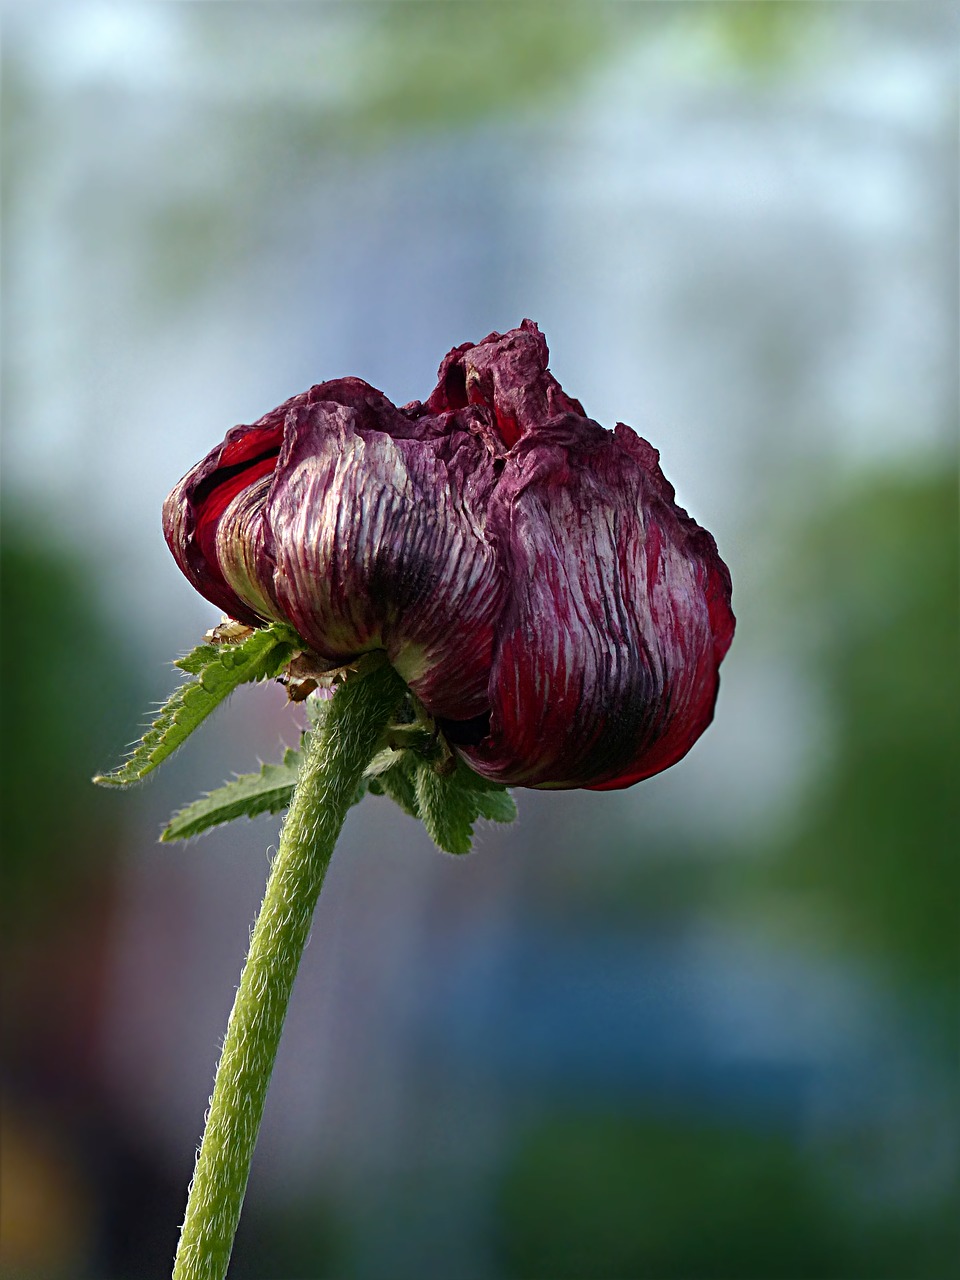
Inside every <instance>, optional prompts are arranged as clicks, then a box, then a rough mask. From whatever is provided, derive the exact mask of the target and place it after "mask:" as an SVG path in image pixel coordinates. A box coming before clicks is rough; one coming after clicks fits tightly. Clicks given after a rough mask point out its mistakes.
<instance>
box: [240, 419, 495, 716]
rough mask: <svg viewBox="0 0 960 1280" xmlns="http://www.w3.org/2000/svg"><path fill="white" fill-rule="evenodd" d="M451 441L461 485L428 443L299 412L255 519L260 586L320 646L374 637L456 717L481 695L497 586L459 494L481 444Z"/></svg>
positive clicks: (359, 644) (474, 469)
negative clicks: (260, 531) (259, 520)
mask: <svg viewBox="0 0 960 1280" xmlns="http://www.w3.org/2000/svg"><path fill="white" fill-rule="evenodd" d="M449 443H450V442H449V441H448V442H447V445H448V448H447V452H449ZM457 444H458V447H457V449H456V450H455V452H456V454H457V456H458V457H459V469H460V471H461V472H462V479H463V484H462V485H461V484H459V483H458V482H457V475H456V472H455V471H454V470H453V469H451V468H449V467H448V465H447V463H446V461H445V460H444V458H443V456H442V453H443V451H442V450H441V449H439V448H438V447H437V445H436V443H435V442H433V441H420V440H414V439H393V438H392V437H391V436H390V435H388V434H386V432H383V431H378V430H369V429H361V428H360V427H359V425H358V415H357V412H356V410H355V409H353V408H348V407H345V406H343V405H338V404H315V405H311V406H307V407H303V408H300V409H297V410H295V411H294V412H293V413H291V414H290V415H289V417H288V420H287V436H286V441H285V444H284V449H283V453H282V455H281V458H280V461H279V463H278V466H277V471H276V474H275V477H274V480H273V483H272V485H271V489H270V493H269V495H268V496H267V499H266V502H265V508H264V523H265V527H266V529H267V530H268V533H267V537H266V539H265V550H266V552H267V555H268V556H269V557H270V558H271V559H272V562H273V565H274V566H275V568H274V575H273V582H272V585H271V590H270V595H271V597H272V599H273V601H274V602H275V604H276V608H277V610H278V612H279V614H280V615H281V616H283V617H285V618H287V619H289V621H290V622H291V623H292V624H293V626H295V627H296V629H297V630H298V631H299V633H300V634H301V635H302V636H303V637H304V639H305V640H306V641H307V643H308V644H309V645H311V647H312V648H313V649H315V651H316V652H317V653H318V654H320V655H321V656H322V657H324V658H327V659H330V660H338V661H341V660H342V661H346V660H348V659H350V658H352V657H355V656H356V655H357V654H359V653H362V652H364V651H366V650H370V649H377V648H383V649H385V650H386V651H387V653H388V655H389V656H390V660H391V662H392V663H393V665H394V666H395V667H396V669H397V670H398V671H399V672H400V674H401V675H402V676H403V677H404V679H405V680H406V681H407V683H408V684H409V685H410V687H411V689H413V691H414V692H415V693H416V694H417V695H418V696H419V697H420V698H421V700H422V701H423V702H424V704H425V706H426V707H427V708H428V710H430V711H431V712H432V713H433V714H434V715H438V716H452V717H455V718H458V719H463V718H466V717H469V716H473V715H475V714H477V713H478V712H479V711H482V710H483V709H484V708H485V705H486V683H487V676H488V673H489V670H490V661H491V652H492V645H493V628H494V623H495V621H496V618H497V616H498V614H499V612H500V608H501V601H502V587H501V582H500V574H499V570H498V568H497V563H496V558H495V555H494V551H493V548H492V547H491V546H490V545H489V544H488V543H487V542H486V541H485V540H484V538H483V536H482V529H481V524H482V517H481V516H480V515H479V514H478V513H477V512H476V511H474V510H473V509H471V506H470V505H469V504H468V501H467V493H468V491H469V490H470V488H471V487H473V488H476V476H477V474H478V473H480V474H482V473H483V471H484V468H486V469H487V470H489V467H490V459H489V455H487V454H486V451H485V450H484V449H483V447H482V445H481V444H480V443H479V441H477V440H475V439H473V438H472V437H470V436H468V435H464V434H462V433H461V434H460V436H459V437H458V442H457ZM464 451H466V452H467V453H468V454H469V455H470V457H469V465H467V462H466V460H465V459H464V458H463V456H462V454H463V452H464ZM262 562H265V561H262ZM235 585H237V587H238V588H240V587H241V586H242V584H241V583H240V582H237V583H236V584H235Z"/></svg>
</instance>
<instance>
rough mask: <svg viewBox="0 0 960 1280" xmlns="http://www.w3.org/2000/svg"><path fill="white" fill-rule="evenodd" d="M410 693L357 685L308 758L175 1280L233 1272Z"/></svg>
mask: <svg viewBox="0 0 960 1280" xmlns="http://www.w3.org/2000/svg"><path fill="white" fill-rule="evenodd" d="M404 691H405V686H404V684H403V682H402V681H401V679H400V677H399V676H398V675H397V674H396V672H395V671H394V670H393V668H392V667H390V666H389V665H388V664H387V663H386V662H383V663H382V664H381V665H379V666H377V667H376V668H375V669H374V670H373V671H370V672H369V673H368V674H366V675H363V676H351V677H350V678H349V679H347V681H346V682H345V683H344V684H343V685H342V686H341V687H340V689H339V690H338V691H337V693H336V695H335V696H334V699H333V704H332V706H331V708H330V712H329V714H328V715H327V717H326V719H325V721H324V725H323V728H322V730H321V731H320V732H318V733H316V734H314V735H313V736H312V738H311V741H310V745H309V747H308V748H307V750H306V752H305V755H304V759H303V763H302V765H301V769H300V775H299V777H298V779H297V785H296V789H295V791H294V793H293V799H292V800H291V803H290V809H289V812H288V813H287V818H286V821H285V822H284V825H283V830H282V832H281V834H280V845H279V848H278V850H277V855H276V857H275V858H274V860H273V865H272V866H271V869H270V877H269V879H268V881H267V891H266V895H265V896H264V899H263V906H262V907H261V908H260V915H259V917H258V918H257V923H256V926H255V927H254V931H253V936H252V938H251V941H250V951H249V953H248V955H247V960H246V963H245V964H244V967H243V973H242V975H241V977H240V988H239V990H238V991H237V997H236V1000H235V1001H234V1004H233V1010H232V1012H231V1014H230V1021H229V1022H228V1024H227V1034H226V1038H225V1040H224V1045H223V1052H222V1054H221V1056H220V1063H219V1065H218V1067H217V1074H216V1081H215V1083H214V1089H213V1097H212V1098H211V1099H210V1110H209V1112H208V1115H207V1123H206V1128H205V1130H204V1134H203V1142H202V1144H201V1147H200V1153H199V1155H198V1157H197V1166H196V1170H195V1172H194V1175H193V1181H192V1183H191V1184H190V1192H189V1196H188V1199H187V1212H186V1218H185V1220H184V1224H183V1230H182V1232H181V1235H180V1245H179V1247H178V1249H177V1256H176V1260H175V1262H174V1268H173V1280H223V1277H224V1276H225V1275H226V1273H227V1266H228V1264H229V1262H230V1253H231V1251H232V1249H233V1238H234V1235H235V1233H236V1230H237V1223H238V1221H239V1219H240V1209H241V1206H242V1204H243V1197H244V1193H245V1191H246V1187H247V1178H248V1177H249V1174H250V1161H251V1159H252V1157H253V1149H254V1146H255V1145H256V1141H257V1133H258V1131H259V1128H260V1119H261V1117H262V1115H263V1104H264V1099H265V1098H266V1093H267V1086H268V1085H269V1083H270V1076H271V1073H272V1071H273V1064H274V1060H275V1059H276V1056H277V1047H278V1045H279V1043H280V1033H281V1031H282V1030H283V1021H284V1018H285V1016H286V1012H287V1004H288V1002H289V1000H290V992H291V990H292V989H293V983H294V979H295V978H296V976H297V969H298V967H299V965H300V956H301V955H302V953H303V948H304V946H305V944H306V941H307V936H308V934H309V931H310V923H311V920H312V918H313V911H314V907H315V906H316V903H317V898H318V897H319V895H320V889H321V886H322V884H323V878H324V875H325V874H326V870H327V867H328V866H329V864H330V857H331V855H332V853H333V847H334V845H335V843H336V841H337V837H338V836H339V834H340V830H341V828H342V826H343V821H344V818H345V817H346V815H347V810H348V809H349V808H350V805H351V803H352V801H353V799H354V797H355V796H356V793H357V788H358V786H359V785H360V781H361V779H362V777H363V771H364V769H365V768H366V766H367V765H368V764H369V762H370V760H371V758H372V757H373V755H374V753H375V751H376V749H377V746H378V743H379V740H380V738H381V735H382V733H383V731H384V729H385V727H386V725H387V723H388V721H389V720H390V718H391V716H392V715H393V713H394V712H395V711H396V709H397V707H398V705H399V703H400V699H401V698H402V696H403V694H404Z"/></svg>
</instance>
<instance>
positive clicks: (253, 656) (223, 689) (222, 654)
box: [94, 626, 296, 787]
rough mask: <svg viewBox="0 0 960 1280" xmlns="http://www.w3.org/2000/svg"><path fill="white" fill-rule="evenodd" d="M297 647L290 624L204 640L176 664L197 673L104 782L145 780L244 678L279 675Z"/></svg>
mask: <svg viewBox="0 0 960 1280" xmlns="http://www.w3.org/2000/svg"><path fill="white" fill-rule="evenodd" d="M295 648H296V643H295V637H294V636H293V633H292V632H291V630H290V628H289V627H285V626H271V627H263V628H261V629H260V630H259V631H255V632H254V633H253V635H252V636H250V637H249V639H247V640H244V641H243V642H242V643H241V644H235V645H226V644H223V645H209V644H205V645H200V646H198V647H197V648H196V649H194V650H193V652H192V653H188V654H187V655H186V657H184V658H180V659H179V660H178V661H177V663H176V665H177V666H178V667H180V669H181V670H182V671H186V672H187V673H188V674H189V675H191V676H192V677H193V679H191V680H186V681H184V683H183V684H182V685H181V686H180V688H179V689H176V690H175V691H174V693H173V694H172V695H171V696H170V697H169V698H168V699H167V701H166V702H165V703H164V705H163V706H162V707H161V708H160V711H159V712H158V714H157V716H156V718H155V719H154V721H153V724H151V726H150V728H149V729H148V730H147V732H146V733H145V734H144V735H143V737H142V738H141V740H140V742H139V743H137V745H136V746H135V747H134V749H133V751H132V752H131V753H130V756H129V757H128V758H127V760H125V761H124V763H123V764H122V765H121V766H120V767H119V768H118V769H115V770H113V772H112V773H106V774H98V775H97V777H95V778H94V782H97V783H99V784H100V785H102V786H113V787H128V786H130V785H131V784H132V783H134V782H139V781H140V779H141V778H144V777H145V776H146V775H147V774H148V773H150V772H151V770H153V769H155V768H156V767H157V765H159V764H162V763H163V761H164V760H166V758H167V757H168V756H170V755H172V754H173V752H174V751H176V749H177V747H179V746H180V745H181V744H182V743H183V742H184V741H185V740H186V739H187V738H188V737H189V736H190V734H191V733H193V731H194V729H196V728H197V726H198V725H199V724H200V723H201V721H203V720H205V719H206V717H207V716H208V715H209V714H210V712H211V711H213V710H214V708H215V707H217V706H219V705H220V703H221V702H222V701H223V700H224V698H226V696H227V695H228V694H230V693H232V692H233V690H234V689H236V688H237V687H238V686H239V685H241V684H247V683H249V682H251V681H254V680H264V679H269V678H270V677H271V676H275V675H277V673H278V672H279V671H280V669H281V668H282V667H283V666H284V664H285V663H286V662H288V661H289V659H290V656H291V654H292V653H293V651H294V649H295Z"/></svg>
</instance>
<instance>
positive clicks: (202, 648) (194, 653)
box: [173, 644, 223, 676]
mask: <svg viewBox="0 0 960 1280" xmlns="http://www.w3.org/2000/svg"><path fill="white" fill-rule="evenodd" d="M222 648H223V646H222V645H216V644H198V645H197V647H196V648H195V649H191V650H190V652H189V653H185V654H184V655H183V657H182V658H174V660H173V665H174V666H175V667H179V668H180V670H181V671H186V673H187V675H191V676H198V675H199V674H200V672H201V671H202V670H203V668H204V667H206V666H208V665H209V664H210V663H211V662H213V661H214V660H215V659H216V657H217V654H218V653H219V652H220V650H221V649H222Z"/></svg>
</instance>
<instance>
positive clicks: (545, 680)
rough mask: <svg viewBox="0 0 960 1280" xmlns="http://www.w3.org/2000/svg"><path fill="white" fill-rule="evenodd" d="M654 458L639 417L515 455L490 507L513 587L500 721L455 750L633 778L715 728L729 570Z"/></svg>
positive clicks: (596, 779)
mask: <svg viewBox="0 0 960 1280" xmlns="http://www.w3.org/2000/svg"><path fill="white" fill-rule="evenodd" d="M657 456H658V455H657V453H656V451H655V450H654V449H653V448H652V447H651V446H650V445H648V444H647V443H646V442H645V441H643V440H640V439H639V438H638V437H637V436H635V435H634V433H633V432H632V431H631V430H630V429H629V428H628V427H623V426H620V427H618V428H617V431H616V433H615V434H614V433H610V432H607V431H604V430H603V429H602V428H600V427H599V426H597V424H595V423H592V422H590V421H589V420H584V419H582V418H578V417H574V416H569V415H568V416H567V417H565V418H563V419H559V420H555V421H554V422H552V423H550V424H547V425H543V426H541V427H540V429H539V430H538V431H537V432H536V434H535V435H531V436H529V437H528V438H526V439H524V440H523V441H522V442H521V443H520V444H519V445H518V447H517V448H516V449H515V450H514V451H513V453H512V454H511V455H510V456H509V457H508V460H507V469H506V471H505V472H504V476H503V479H502V481H501V484H500V487H499V488H498V489H497V491H496V494H495V496H494V500H493V506H492V509H491V511H490V513H489V515H488V527H489V529H490V531H491V535H492V536H493V537H494V539H495V541H496V544H497V548H498V554H499V556H500V558H501V563H502V564H503V566H504V569H505V574H506V580H507V583H508V592H509V596H508V603H507V607H506V610H505V612H504V615H503V617H502V619H501V622H500V625H499V628H498V638H497V646H496V651H495V656H494V663H493V669H492V673H491V678H490V687H489V688H490V707H491V717H490V730H489V734H488V735H487V736H486V737H485V738H484V739H483V740H482V741H481V742H480V743H479V744H477V745H475V746H461V747H460V748H459V750H460V751H461V753H462V754H463V755H464V756H465V757H466V759H467V760H468V761H469V762H470V764H471V765H473V767H474V768H475V769H477V770H478V771H479V772H480V773H482V774H484V775H486V776H487V777H490V778H496V779H498V780H500V781H503V782H507V783H512V784H520V785H524V786H537V787H596V788H609V787H623V786H629V785H630V784H631V783H633V782H637V781H639V780H640V779H641V778H645V777H649V776H650V775H651V774H654V773H658V772H659V771H660V770H662V769H665V768H667V767H668V766H669V765H671V764H673V763H674V762H675V761H676V760H679V759H680V757H681V756H682V755H684V754H685V753H686V752H687V751H688V750H689V748H690V747H691V746H692V745H693V743H694V742H695V741H696V739H697V738H698V737H699V736H700V734H701V733H702V732H703V730H704V729H705V728H706V726H707V724H709V722H710V720H711V718H712V715H713V707H714V702H715V700H716V694H717V686H718V676H717V666H718V664H719V661H720V659H721V658H722V656H723V654H724V653H725V652H726V649H727V647H728V645H729V643H730V639H731V636H732V634H733V615H732V613H731V612H730V608H729V596H730V585H729V575H728V573H727V570H726V567H725V566H724V565H723V563H722V561H721V560H720V559H719V557H718V556H717V553H716V547H715V545H714V542H713V539H712V538H711V537H710V535H709V534H707V533H706V532H705V531H704V530H702V529H700V528H699V527H698V526H697V525H696V524H695V523H694V522H693V521H692V520H690V518H689V517H688V516H687V515H686V513H685V512H683V511H682V510H681V509H680V508H678V507H676V506H675V505H674V503H673V490H672V488H671V487H670V485H669V484H668V483H667V481H666V480H665V479H664V477H663V475H662V473H661V471H660V469H659V466H658V464H657ZM494 508H495V509H494Z"/></svg>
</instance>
